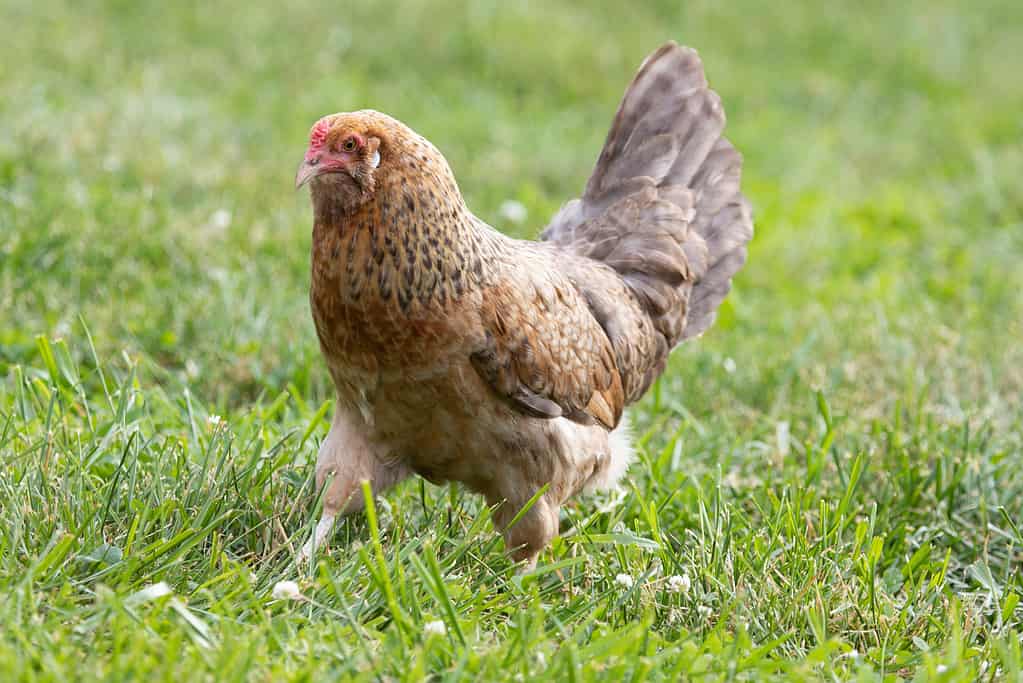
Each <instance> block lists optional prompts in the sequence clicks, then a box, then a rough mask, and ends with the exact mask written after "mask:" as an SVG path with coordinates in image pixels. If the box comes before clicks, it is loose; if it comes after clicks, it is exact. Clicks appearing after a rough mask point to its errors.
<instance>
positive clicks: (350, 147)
mask: <svg viewBox="0 0 1023 683" xmlns="http://www.w3.org/2000/svg"><path fill="white" fill-rule="evenodd" d="M356 147H358V143H357V142H356V141H355V138H348V139H347V140H345V141H344V142H342V143H341V149H343V150H344V151H346V152H354V151H355V148H356Z"/></svg>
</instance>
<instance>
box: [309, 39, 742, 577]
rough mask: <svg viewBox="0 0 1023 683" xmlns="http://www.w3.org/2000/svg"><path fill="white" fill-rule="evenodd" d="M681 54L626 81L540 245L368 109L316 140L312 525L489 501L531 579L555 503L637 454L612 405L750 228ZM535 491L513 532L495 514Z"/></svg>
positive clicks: (694, 71) (659, 360) (667, 49)
mask: <svg viewBox="0 0 1023 683" xmlns="http://www.w3.org/2000/svg"><path fill="white" fill-rule="evenodd" d="M723 129H724V113H723V111H722V109H721V103H720V101H719V99H718V97H717V95H715V94H714V93H713V92H712V91H711V90H709V89H708V87H707V83H706V80H705V78H704V75H703V68H702V65H701V64H700V60H699V58H698V57H697V55H696V53H695V52H694V51H692V50H688V49H685V48H681V47H679V46H677V45H675V44H674V43H670V44H668V45H665V46H664V47H662V48H661V49H659V50H657V51H656V52H655V53H653V54H652V55H651V56H650V57H649V58H648V59H647V60H646V61H645V62H644V64H643V66H642V67H641V68H640V71H639V73H638V74H637V76H636V78H635V79H634V81H633V83H632V85H630V87H629V89H628V91H627V92H626V94H625V97H624V99H623V101H622V104H621V106H620V107H619V110H618V113H617V115H616V116H615V119H614V122H613V125H612V127H611V131H610V133H609V134H608V137H607V141H606V142H605V144H604V149H603V151H602V152H601V154H600V157H599V159H598V160H597V165H596V168H595V169H594V172H593V175H592V176H591V178H590V180H589V182H588V183H587V185H586V189H585V191H584V193H583V196H582V197H581V198H579V199H576V200H573V201H571V202H569V203H568V204H567V205H566V206H565V207H564V208H563V209H562V210H561V211H560V212H559V213H558V214H557V215H556V216H555V217H554V219H553V220H552V221H551V223H550V225H549V226H548V227H547V228H546V230H544V232H543V235H542V237H541V241H539V242H528V241H519V240H514V239H511V238H508V237H505V236H504V235H502V234H501V233H499V232H497V231H495V230H493V229H492V228H490V227H489V226H488V225H486V224H485V223H483V222H482V221H481V220H480V219H478V218H476V216H474V215H473V214H472V213H471V212H470V211H469V209H468V208H467V207H466V205H465V202H464V201H463V199H462V196H461V193H460V192H459V190H458V186H457V184H456V183H455V179H454V176H453V174H452V172H451V170H450V168H449V167H448V165H447V162H446V161H445V160H444V157H443V156H442V155H441V154H440V152H438V151H437V149H436V148H434V146H433V145H431V144H430V143H429V142H428V141H426V140H425V139H424V138H422V137H421V136H419V135H417V134H416V133H414V132H413V131H412V130H411V129H409V128H408V127H407V126H405V125H404V124H402V123H400V122H398V121H396V120H394V119H392V118H390V117H388V116H386V115H384V114H380V113H378V112H374V111H360V112H354V113H347V114H335V115H333V116H328V117H325V118H324V119H321V120H320V121H319V122H317V124H316V125H315V126H314V127H313V130H312V133H311V135H310V145H309V149H308V151H307V153H306V156H305V159H304V161H303V162H302V165H301V166H300V168H299V173H298V177H297V179H296V183H297V184H298V185H301V184H304V183H306V182H309V183H310V185H311V188H312V200H313V208H314V213H315V223H314V227H313V247H312V287H311V291H310V301H311V304H312V311H313V319H314V321H315V324H316V331H317V334H318V336H319V340H320V345H321V348H322V350H323V354H324V358H325V359H326V361H327V367H328V368H329V370H330V374H331V377H332V378H333V380H334V384H335V386H336V388H337V407H336V412H335V415H334V421H333V424H332V426H331V430H330V433H329V434H328V435H327V438H326V439H325V440H324V442H323V444H322V446H321V449H320V455H319V461H318V463H317V472H316V473H317V482H318V483H319V484H320V485H323V484H324V483H325V482H326V481H327V480H328V478H329V477H330V476H331V475H333V479H332V480H331V481H330V484H329V487H328V489H327V493H326V498H325V503H324V516H323V519H322V520H321V523H320V525H319V526H318V527H317V531H316V533H315V534H314V537H313V538H312V539H310V543H309V544H307V546H306V548H305V549H304V553H306V554H307V553H308V552H309V551H310V550H311V549H312V547H313V546H314V545H316V544H318V543H320V542H322V541H323V539H324V538H325V537H326V534H327V533H328V532H329V530H330V528H331V525H332V524H333V521H334V519H335V517H336V516H337V515H338V514H344V513H347V512H350V511H353V510H356V509H358V508H360V507H361V505H362V502H363V501H362V499H361V490H360V482H361V481H362V480H364V479H368V480H370V481H371V482H372V484H373V487H374V490H375V491H376V492H379V491H381V490H383V489H385V488H387V487H388V486H390V485H392V484H394V483H396V482H398V481H401V480H402V479H404V478H405V477H407V476H408V475H410V474H412V473H418V474H420V475H422V476H424V477H426V478H428V479H430V480H431V481H447V480H455V481H461V482H463V483H465V484H466V485H467V486H468V487H470V488H471V489H472V490H474V491H478V492H480V493H483V494H484V495H485V496H486V498H487V500H488V502H489V503H491V504H493V505H499V506H500V507H499V508H498V510H497V513H496V516H495V521H496V523H497V524H498V525H499V526H500V527H501V528H502V529H504V532H505V540H506V542H507V545H508V547H509V549H510V550H511V551H512V553H513V556H514V557H515V558H516V559H519V560H523V561H524V563H525V564H524V566H525V567H527V568H528V567H531V566H533V565H534V564H535V562H536V557H537V554H538V553H539V552H540V551H541V550H542V549H543V548H544V547H545V546H546V545H547V543H548V542H549V541H550V539H551V538H552V537H553V536H554V535H555V534H556V533H557V527H558V508H559V506H560V505H561V504H562V503H563V502H564V501H565V500H566V499H567V498H568V497H570V496H572V495H574V494H575V493H577V492H579V491H581V490H583V489H589V488H595V487H602V486H608V485H612V484H613V483H614V482H615V481H616V480H617V478H618V477H619V476H620V475H621V474H622V472H624V470H625V468H626V467H627V466H628V460H629V457H630V454H631V450H630V447H629V445H628V441H627V438H626V437H625V435H624V431H625V425H624V422H623V416H622V411H623V409H624V408H625V406H626V405H628V404H629V403H631V402H634V401H636V400H638V399H639V398H640V396H642V394H643V393H644V392H645V391H646V390H647V388H649V386H650V384H651V383H652V382H653V381H654V379H656V377H657V376H658V374H660V372H661V371H662V370H663V369H664V365H665V363H666V361H667V357H668V354H669V353H670V351H671V349H672V348H674V347H675V345H677V344H678V343H679V342H680V341H682V340H684V339H688V338H690V337H693V336H696V335H699V334H701V333H702V332H703V331H705V330H706V329H707V328H708V327H709V326H710V324H711V323H712V322H713V319H714V312H715V310H716V309H717V307H718V305H719V304H720V303H721V300H722V299H723V298H724V296H725V295H726V294H727V292H728V289H729V286H730V282H731V278H732V276H733V275H734V274H735V273H736V271H738V269H739V268H740V267H741V266H742V264H743V262H744V260H745V256H746V243H747V242H748V241H749V240H750V238H751V237H752V234H753V225H752V221H751V219H750V211H749V206H748V204H747V202H746V200H745V199H744V198H743V197H742V195H741V194H740V192H739V174H740V169H741V163H742V162H741V157H740V156H739V154H738V153H737V152H736V151H735V149H734V148H733V147H732V146H731V145H730V144H729V143H728V141H727V140H725V139H724V138H723V137H722V136H721V134H722V131H723ZM544 485H549V489H548V490H547V492H546V493H545V494H544V495H543V496H542V497H541V498H540V499H539V500H538V501H537V502H536V503H535V504H534V505H533V507H532V508H531V509H530V510H529V512H528V513H527V514H526V515H524V516H523V517H522V518H521V519H520V520H519V521H518V522H517V523H516V524H515V525H514V526H512V527H511V528H508V524H509V522H510V521H511V519H512V518H513V517H514V516H515V515H516V514H517V513H518V512H519V510H520V509H521V507H522V506H523V504H525V503H526V502H527V501H528V500H529V499H530V498H531V497H532V496H533V495H534V494H535V493H536V492H537V491H538V490H540V489H541V488H542V487H543V486H544Z"/></svg>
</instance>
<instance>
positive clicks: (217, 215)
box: [210, 209, 231, 230]
mask: <svg viewBox="0 0 1023 683" xmlns="http://www.w3.org/2000/svg"><path fill="white" fill-rule="evenodd" d="M229 225H231V212H230V211H228V210H227V209H217V210H216V211H214V212H213V215H212V216H210V227H212V228H213V229H214V230H227V228H228V226H229Z"/></svg>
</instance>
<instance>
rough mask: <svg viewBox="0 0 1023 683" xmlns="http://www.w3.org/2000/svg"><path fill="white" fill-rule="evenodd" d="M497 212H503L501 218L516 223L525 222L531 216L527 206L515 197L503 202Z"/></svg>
mask: <svg viewBox="0 0 1023 683" xmlns="http://www.w3.org/2000/svg"><path fill="white" fill-rule="evenodd" d="M497 212H498V213H499V214H501V218H503V219H505V220H506V221H508V222H510V223H516V224H518V223H523V222H524V221H525V220H526V218H528V217H529V210H528V209H527V208H526V205H525V204H523V203H522V202H519V201H516V200H514V199H507V200H505V201H503V202H501V206H500V207H498V209H497Z"/></svg>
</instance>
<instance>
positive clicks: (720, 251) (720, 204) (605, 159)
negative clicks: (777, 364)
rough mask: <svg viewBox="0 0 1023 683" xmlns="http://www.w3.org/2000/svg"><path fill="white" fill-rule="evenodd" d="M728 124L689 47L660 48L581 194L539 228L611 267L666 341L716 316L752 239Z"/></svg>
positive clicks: (635, 84) (697, 330) (693, 332)
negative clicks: (727, 127) (546, 225)
mask: <svg viewBox="0 0 1023 683" xmlns="http://www.w3.org/2000/svg"><path fill="white" fill-rule="evenodd" d="M724 127H725V114H724V111H723V109H722V106H721V100H720V98H719V97H718V96H717V94H716V93H715V92H714V91H712V90H710V89H709V88H708V86H707V80H706V78H705V76H704V73H703V65H702V63H701V62H700V58H699V57H698V56H697V54H696V52H695V51H694V50H691V49H689V48H683V47H679V46H678V45H677V44H675V43H668V44H667V45H665V46H663V47H661V48H660V49H659V50H657V51H656V52H654V53H653V54H652V55H650V56H649V57H648V58H647V59H646V61H644V62H643V65H642V66H641V67H640V69H639V72H638V73H637V75H636V77H635V79H634V80H633V81H632V84H631V85H630V86H629V88H628V90H627V91H626V93H625V97H624V98H623V99H622V103H621V105H620V106H619V108H618V112H617V114H616V115H615V118H614V122H613V124H612V126H611V131H610V132H609V133H608V136H607V140H606V142H605V143H604V148H603V150H602V151H601V153H600V157H599V158H598V159H597V164H596V167H595V169H594V171H593V174H592V175H591V176H590V179H589V182H588V183H587V184H586V189H585V192H584V193H583V196H582V197H581V198H580V199H575V200H573V201H571V202H569V203H568V204H566V205H565V206H564V208H562V210H561V211H559V212H558V214H557V215H556V216H555V217H554V219H553V220H552V222H551V224H550V225H549V226H548V227H547V228H546V230H545V231H544V233H543V236H542V238H543V239H546V240H549V241H552V242H554V243H557V244H559V245H561V246H563V247H566V248H568V249H570V250H571V251H573V252H574V253H577V254H580V255H583V256H587V257H589V258H592V259H595V260H597V261H601V262H603V263H605V264H607V265H608V266H611V267H612V268H613V269H614V270H615V271H616V272H617V273H618V274H619V275H620V276H621V278H622V279H623V280H624V281H625V282H626V283H627V284H628V286H629V288H630V290H631V291H632V292H633V294H635V296H636V298H637V299H638V301H639V302H640V304H641V305H642V306H643V308H644V310H645V311H646V312H647V313H648V314H649V316H650V318H651V320H652V321H653V324H654V328H655V329H656V330H657V331H658V332H659V333H660V334H661V335H663V340H664V344H663V345H662V348H664V349H665V350H670V349H671V348H673V347H674V346H675V345H676V344H678V343H679V342H681V341H683V340H685V339H689V338H691V337H695V336H697V335H699V334H702V333H703V332H704V331H705V330H707V328H708V327H710V325H711V324H712V323H713V322H714V318H715V315H716V311H717V308H718V306H719V305H720V304H721V302H722V300H723V299H724V298H725V296H726V295H727V294H728V291H729V289H730V288H731V281H732V276H734V275H735V273H736V272H738V270H739V269H740V268H741V267H742V265H743V263H745V260H746V244H747V242H749V240H750V239H751V238H752V237H753V221H752V218H751V213H750V206H749V202H747V201H746V199H745V198H744V197H743V196H742V194H741V193H740V191H739V179H740V174H741V171H742V156H741V155H740V154H739V152H737V151H736V150H735V148H734V147H732V145H731V143H729V142H728V140H726V139H725V138H724V137H722V132H723V130H724Z"/></svg>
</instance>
